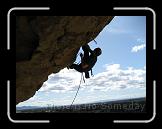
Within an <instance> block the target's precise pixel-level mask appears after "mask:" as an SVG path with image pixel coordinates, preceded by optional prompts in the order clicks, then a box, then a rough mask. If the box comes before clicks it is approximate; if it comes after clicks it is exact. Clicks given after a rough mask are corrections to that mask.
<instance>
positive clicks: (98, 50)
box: [94, 47, 102, 56]
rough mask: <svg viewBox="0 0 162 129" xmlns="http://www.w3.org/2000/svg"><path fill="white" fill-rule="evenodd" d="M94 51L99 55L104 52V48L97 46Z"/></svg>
mask: <svg viewBox="0 0 162 129" xmlns="http://www.w3.org/2000/svg"><path fill="white" fill-rule="evenodd" d="M94 53H95V54H96V55H97V56H99V55H101V53H102V50H101V48H99V47H98V48H95V49H94Z"/></svg>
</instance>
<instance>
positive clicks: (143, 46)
mask: <svg viewBox="0 0 162 129" xmlns="http://www.w3.org/2000/svg"><path fill="white" fill-rule="evenodd" d="M145 47H146V44H141V45H137V46H134V47H133V48H132V50H131V52H138V51H140V50H143V49H144V48H145Z"/></svg>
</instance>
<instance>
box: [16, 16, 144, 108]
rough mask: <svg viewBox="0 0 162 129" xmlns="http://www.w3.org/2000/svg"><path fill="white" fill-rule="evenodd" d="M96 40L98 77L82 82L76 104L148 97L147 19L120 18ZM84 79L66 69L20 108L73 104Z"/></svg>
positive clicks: (91, 44)
mask: <svg viewBox="0 0 162 129" xmlns="http://www.w3.org/2000/svg"><path fill="white" fill-rule="evenodd" d="M95 40H96V41H97V42H98V44H95V42H94V41H92V42H90V43H89V45H90V46H91V48H92V49H94V48H96V47H100V48H101V49H102V51H103V52H102V55H101V56H100V57H99V58H98V62H97V63H96V65H95V66H94V68H93V74H94V77H91V78H90V79H87V80H86V83H82V85H81V89H80V91H79V94H78V96H77V98H76V101H75V102H74V104H77V103H89V102H95V101H101V100H119V99H125V98H137V97H145V96H146V17H145V16H116V17H115V18H114V19H113V20H112V21H111V23H110V24H109V25H107V26H106V27H105V28H104V29H103V30H102V31H101V32H100V34H99V35H98V36H97V37H96V38H95ZM78 58H79V57H78ZM78 60H79V59H77V61H78ZM80 77H81V74H80V73H78V72H76V71H75V70H67V69H66V68H65V69H63V70H61V71H60V72H59V73H57V74H51V75H50V76H49V77H48V78H49V79H48V81H46V82H45V83H44V84H43V86H42V88H41V89H40V90H39V91H37V92H36V94H35V96H34V97H32V98H31V99H29V100H27V101H25V102H22V103H20V104H19V105H17V106H47V105H68V104H71V102H72V100H73V97H74V96H75V93H76V90H77V87H78V85H79V81H80Z"/></svg>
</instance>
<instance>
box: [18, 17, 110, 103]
mask: <svg viewBox="0 0 162 129" xmlns="http://www.w3.org/2000/svg"><path fill="white" fill-rule="evenodd" d="M112 18H113V16H17V17H16V103H17V104H18V103H19V102H22V101H25V100H27V99H29V98H30V97H32V96H33V95H34V94H35V92H36V91H37V90H39V89H40V88H41V86H42V84H43V82H44V81H46V80H47V78H48V75H50V74H51V73H57V72H59V71H60V70H61V69H63V68H65V67H67V66H69V65H70V64H72V63H73V62H74V61H75V59H76V55H77V53H78V51H79V48H80V47H81V46H82V45H84V44H87V43H89V42H90V41H91V40H93V39H94V38H95V37H96V36H97V35H98V34H99V33H100V32H101V31H102V29H103V28H104V27H105V26H106V25H107V24H109V22H110V21H111V20H112Z"/></svg>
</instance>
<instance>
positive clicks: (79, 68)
mask: <svg viewBox="0 0 162 129" xmlns="http://www.w3.org/2000/svg"><path fill="white" fill-rule="evenodd" d="M69 68H70V69H75V70H76V71H78V72H82V68H81V65H77V64H72V65H71V66H69Z"/></svg>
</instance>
